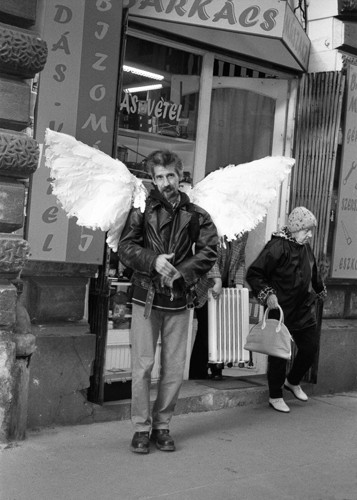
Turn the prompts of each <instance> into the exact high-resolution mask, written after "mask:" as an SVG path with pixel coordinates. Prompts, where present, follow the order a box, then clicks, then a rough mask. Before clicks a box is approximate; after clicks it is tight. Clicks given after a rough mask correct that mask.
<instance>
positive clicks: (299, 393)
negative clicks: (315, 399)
mask: <svg viewBox="0 0 357 500" xmlns="http://www.w3.org/2000/svg"><path fill="white" fill-rule="evenodd" d="M284 387H285V389H287V390H288V391H290V392H292V393H293V394H294V396H295V397H296V399H298V400H299V401H307V400H308V399H309V398H308V397H307V395H306V394H305V393H304V391H303V390H302V389H301V387H300V386H299V385H292V384H290V383H289V382H288V379H286V380H285V384H284Z"/></svg>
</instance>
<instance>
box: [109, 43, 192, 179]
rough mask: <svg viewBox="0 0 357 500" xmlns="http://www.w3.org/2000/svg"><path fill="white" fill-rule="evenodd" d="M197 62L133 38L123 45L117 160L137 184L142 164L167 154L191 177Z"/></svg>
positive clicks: (143, 173) (184, 54) (187, 55)
mask: <svg viewBox="0 0 357 500" xmlns="http://www.w3.org/2000/svg"><path fill="white" fill-rule="evenodd" d="M201 65H202V58H201V56H198V55H195V54H192V53H190V52H186V51H183V50H181V49H176V48H173V47H168V46H165V45H164V44H158V43H155V42H151V41H148V40H142V39H140V38H136V37H134V36H128V37H127V42H126V49H125V56H124V65H123V84H122V93H121V97H120V111H119V131H118V141H117V158H118V159H119V160H121V161H123V162H124V163H125V164H126V165H127V167H128V168H129V169H130V170H131V171H132V173H134V174H135V175H137V176H138V177H140V178H144V179H145V178H149V176H148V174H147V173H146V171H145V159H146V157H147V156H148V154H150V153H151V152H152V151H154V150H155V149H170V150H172V151H174V152H176V153H177V154H179V155H180V157H181V158H182V160H183V163H184V166H185V170H186V171H189V172H190V173H192V168H193V162H194V149H195V140H196V129H197V119H198V100H199V92H198V91H197V89H199V78H200V73H201Z"/></svg>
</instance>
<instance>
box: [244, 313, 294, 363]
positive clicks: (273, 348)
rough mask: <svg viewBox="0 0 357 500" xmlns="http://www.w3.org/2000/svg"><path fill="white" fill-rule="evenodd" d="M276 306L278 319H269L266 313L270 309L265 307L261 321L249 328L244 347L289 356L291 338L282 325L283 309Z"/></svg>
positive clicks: (272, 354)
mask: <svg viewBox="0 0 357 500" xmlns="http://www.w3.org/2000/svg"><path fill="white" fill-rule="evenodd" d="M278 307H279V311H280V318H279V320H277V319H269V318H268V315H269V311H271V309H269V308H268V309H266V310H265V313H264V316H263V319H262V321H260V322H259V323H257V324H256V325H254V326H253V327H252V328H251V329H250V331H249V333H248V336H247V340H246V344H245V346H244V349H246V350H247V351H252V352H260V353H262V354H268V355H269V356H275V357H277V358H284V359H290V358H291V341H292V340H293V339H292V337H291V335H290V332H289V330H288V329H287V327H286V326H285V325H284V313H283V310H282V309H281V307H280V306H278Z"/></svg>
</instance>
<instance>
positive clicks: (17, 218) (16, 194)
mask: <svg viewBox="0 0 357 500" xmlns="http://www.w3.org/2000/svg"><path fill="white" fill-rule="evenodd" d="M24 206H25V186H24V185H23V184H20V183H15V182H1V180H0V231H1V232H2V233H11V232H12V231H16V229H20V228H21V227H22V226H23V223H24Z"/></svg>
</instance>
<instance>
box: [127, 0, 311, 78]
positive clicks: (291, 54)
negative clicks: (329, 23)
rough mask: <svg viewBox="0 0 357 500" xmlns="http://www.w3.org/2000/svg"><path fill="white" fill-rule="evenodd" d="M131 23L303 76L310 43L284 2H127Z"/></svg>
mask: <svg viewBox="0 0 357 500" xmlns="http://www.w3.org/2000/svg"><path fill="white" fill-rule="evenodd" d="M126 4H127V6H128V7H129V18H130V19H131V20H133V21H134V20H135V21H136V22H139V23H141V24H145V26H150V27H153V28H155V29H158V30H161V31H166V32H169V33H172V34H175V35H180V36H183V37H185V38H189V39H192V40H195V41H199V42H202V43H206V44H209V45H211V46H213V47H219V48H220V49H222V48H223V49H226V50H227V51H229V52H235V53H237V54H242V55H244V56H248V57H252V58H256V59H260V60H262V61H268V62H269V63H272V64H277V65H279V66H284V67H286V68H288V69H292V70H295V71H306V70H307V66H308V61H309V53H310V40H309V38H308V36H307V35H306V33H305V31H304V29H303V27H302V26H301V24H300V23H299V21H298V19H297V18H296V16H295V15H294V12H293V11H292V10H291V8H290V6H289V5H288V2H286V1H283V0H259V2H257V1H256V2H254V0H126Z"/></svg>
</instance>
